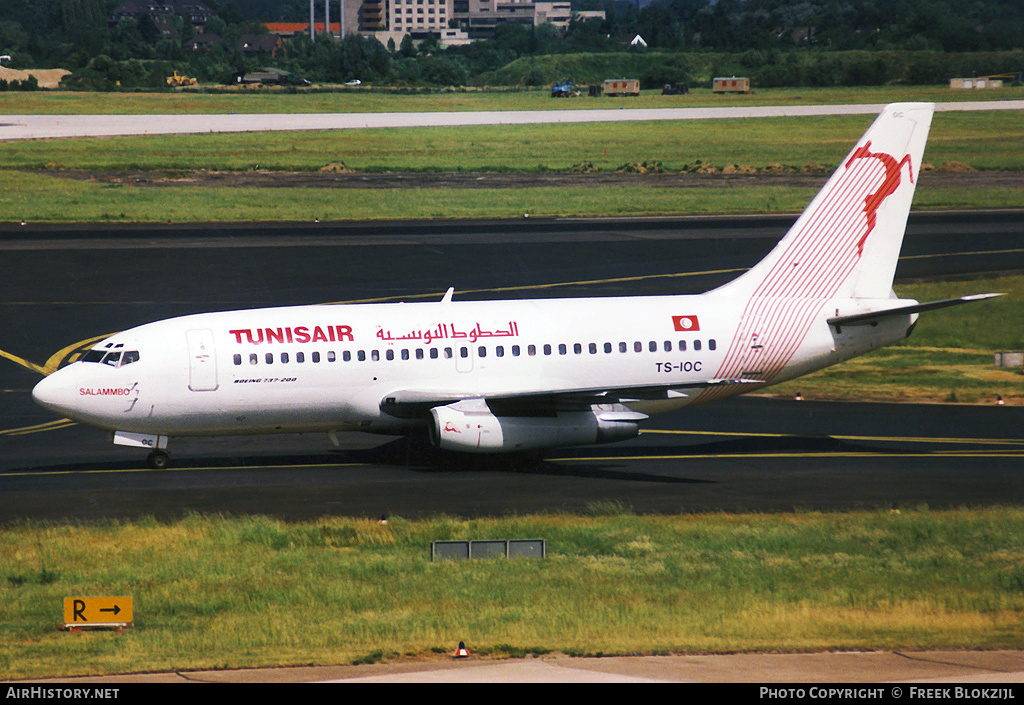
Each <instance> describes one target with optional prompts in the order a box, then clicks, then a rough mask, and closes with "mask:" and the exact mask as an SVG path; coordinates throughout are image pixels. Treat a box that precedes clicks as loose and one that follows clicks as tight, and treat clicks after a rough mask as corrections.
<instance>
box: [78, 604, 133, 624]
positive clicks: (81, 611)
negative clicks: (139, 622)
mask: <svg viewBox="0 0 1024 705" xmlns="http://www.w3.org/2000/svg"><path fill="white" fill-rule="evenodd" d="M134 619H135V618H134V616H133V615H132V598H130V597H65V598H64V623H65V624H66V625H67V626H69V627H72V626H83V627H85V626H89V625H95V624H131V623H132V622H133V621H134Z"/></svg>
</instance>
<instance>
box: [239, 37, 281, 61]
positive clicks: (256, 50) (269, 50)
mask: <svg viewBox="0 0 1024 705" xmlns="http://www.w3.org/2000/svg"><path fill="white" fill-rule="evenodd" d="M235 50H236V51H240V52H242V53H243V54H270V56H271V58H274V59H276V58H277V54H278V52H280V51H283V50H284V41H283V40H282V39H281V35H279V34H243V35H242V37H241V38H240V39H239V40H238V44H236V45H235Z"/></svg>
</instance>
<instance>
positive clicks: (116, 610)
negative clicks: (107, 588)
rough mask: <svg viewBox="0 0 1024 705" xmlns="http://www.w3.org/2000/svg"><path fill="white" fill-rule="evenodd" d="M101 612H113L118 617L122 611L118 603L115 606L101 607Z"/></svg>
mask: <svg viewBox="0 0 1024 705" xmlns="http://www.w3.org/2000/svg"><path fill="white" fill-rule="evenodd" d="M100 612H113V613H114V616H115V617H116V616H117V615H118V614H120V613H121V608H120V607H119V606H117V605H114V606H113V607H103V608H101V609H100Z"/></svg>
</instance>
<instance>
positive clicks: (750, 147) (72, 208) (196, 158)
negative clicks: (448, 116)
mask: <svg viewBox="0 0 1024 705" xmlns="http://www.w3.org/2000/svg"><path fill="white" fill-rule="evenodd" d="M870 120H871V117H870V116H839V117H823V118H777V119H764V120H723V121H695V122H680V123H666V122H645V123H628V124H626V123H604V124H595V125H589V126H587V129H585V130H582V129H580V128H579V126H566V125H524V126H512V127H460V128H413V129H404V130H396V129H379V130H374V129H369V130H358V131H355V130H337V131H328V132H323V133H309V132H297V133H261V134H242V135H174V136H154V137H131V138H110V139H80V140H41V141H29V142H7V143H0V163H2V164H3V165H4V169H0V221H7V222H11V221H14V222H18V221H21V220H28V221H33V222H39V221H57V222H60V221H68V220H76V221H85V222H97V221H99V222H109V221H127V222H164V221H168V220H171V221H174V222H186V221H191V222H195V221H222V220H223V221H246V220H253V221H259V220H312V219H313V218H320V219H321V220H324V219H328V220H334V219H340V220H344V219H372V218H388V219H390V218H395V219H401V218H433V217H450V218H470V217H520V216H522V214H524V213H530V214H532V215H537V216H588V215H589V216H597V215H647V214H686V213H723V212H792V211H799V210H801V209H803V207H804V206H805V205H806V204H807V202H808V201H809V200H810V198H811V197H812V196H813V189H802V188H785V187H751V188H747V187H740V188H717V189H716V188H708V189H666V188H658V187H657V186H653V185H651V184H656V183H657V182H656V181H655V180H650V179H649V180H643V179H641V180H639V181H638V187H637V188H632V189H621V188H614V189H611V188H604V189H602V188H520V189H514V190H513V189H507V190H473V189H466V190H451V189H423V190H397V191H368V190H357V189H295V188H280V189H278V188H275V189H244V188H221V187H216V188H214V187H204V188H200V187H193V186H189V185H187V183H183V184H182V185H173V186H168V187H166V188H159V189H157V188H133V187H130V186H123V185H109V184H99V183H88V182H79V181H72V180H69V179H62V178H58V174H59V170H61V169H85V170H119V169H133V170H134V169H139V170H143V171H147V170H163V171H171V172H172V173H179V174H183V175H184V174H187V173H188V172H190V171H191V170H194V169H206V170H215V171H218V170H220V171H245V170H251V169H254V168H257V167H258V168H260V169H263V170H289V171H312V170H316V169H318V168H320V167H322V166H324V165H326V164H328V163H330V162H339V161H340V162H344V163H345V164H346V165H347V166H349V167H350V168H353V169H357V170H363V171H402V172H446V171H516V172H532V171H536V172H542V171H567V170H569V169H571V168H572V167H573V166H574V165H576V164H580V163H582V162H591V163H593V164H594V165H595V166H596V167H597V168H598V169H599V170H601V171H606V172H611V171H614V170H616V169H618V168H619V167H621V166H623V165H625V164H629V163H638V162H645V161H646V162H650V161H658V162H661V163H662V165H663V168H664V169H665V170H666V171H680V170H684V169H685V168H686V167H687V166H688V165H691V164H693V163H695V162H696V161H698V160H700V161H703V162H707V163H711V164H713V165H715V166H717V167H719V168H721V167H724V166H727V165H729V164H748V165H752V166H756V167H764V166H767V165H769V164H783V165H787V166H791V167H794V168H800V167H803V166H805V165H814V164H817V165H824V166H825V167H826V168H828V169H831V168H832V167H834V166H835V164H837V163H838V161H839V160H840V159H842V156H843V155H844V154H845V153H846V151H848V148H849V145H851V144H853V142H854V141H855V140H856V139H857V137H858V136H859V135H860V134H861V133H862V131H863V130H864V128H865V127H866V126H867V124H868V123H869V122H870ZM796 133H798V134H799V135H800V137H799V141H794V140H793V139H792V137H791V136H792V135H793V134H796ZM1021 141H1024V122H1022V121H1020V120H1019V119H1018V118H1017V117H1016V115H1014V114H1012V113H1008V112H999V113H957V114H952V113H947V114H939V115H936V117H935V123H934V127H933V130H932V139H931V141H930V143H929V147H928V151H927V153H926V156H925V158H926V160H927V161H929V162H931V163H933V164H937V165H941V164H944V163H945V162H947V161H963V162H966V163H969V164H971V165H972V166H973V167H975V168H978V169H1013V170H1021V169H1024V152H1021V151H1020V150H1013V149H1007V148H1006V145H1007V144H1011V143H1016V142H1021ZM18 169H42V170H52V171H53V172H54V173H53V175H52V176H51V175H49V174H46V173H45V172H44V173H43V174H39V175H30V174H23V173H19V172H18V171H16V170H18ZM1021 205H1024V182H1022V183H1021V185H1020V186H1009V187H1001V188H989V189H981V190H977V191H971V192H966V191H962V190H961V191H957V190H952V189H942V188H928V187H922V188H921V189H919V191H918V195H917V198H916V200H915V207H917V208H949V207H953V208H976V207H1003V208H1009V207H1020V206H1021Z"/></svg>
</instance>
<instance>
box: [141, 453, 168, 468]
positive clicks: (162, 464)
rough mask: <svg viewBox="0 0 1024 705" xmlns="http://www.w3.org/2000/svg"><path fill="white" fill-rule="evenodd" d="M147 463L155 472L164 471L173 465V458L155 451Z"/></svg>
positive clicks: (147, 459)
mask: <svg viewBox="0 0 1024 705" xmlns="http://www.w3.org/2000/svg"><path fill="white" fill-rule="evenodd" d="M146 463H147V464H148V465H149V467H151V468H152V469H153V470H163V469H165V468H166V467H167V466H168V465H170V464H171V456H169V455H168V454H167V453H165V452H164V451H162V450H154V451H153V452H152V453H150V454H149V457H147V458H146Z"/></svg>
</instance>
